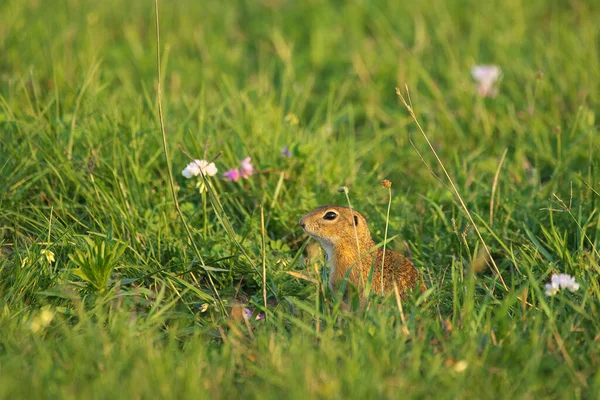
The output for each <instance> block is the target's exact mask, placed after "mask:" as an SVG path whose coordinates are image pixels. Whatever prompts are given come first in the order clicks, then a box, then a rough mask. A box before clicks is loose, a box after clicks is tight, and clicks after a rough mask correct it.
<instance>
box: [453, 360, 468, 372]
mask: <svg viewBox="0 0 600 400" xmlns="http://www.w3.org/2000/svg"><path fill="white" fill-rule="evenodd" d="M468 366H469V363H468V362H467V361H466V360H460V361H458V362H457V363H456V364H454V367H453V368H452V369H454V371H455V372H458V373H460V372H464V371H465V370H466V369H467V367H468Z"/></svg>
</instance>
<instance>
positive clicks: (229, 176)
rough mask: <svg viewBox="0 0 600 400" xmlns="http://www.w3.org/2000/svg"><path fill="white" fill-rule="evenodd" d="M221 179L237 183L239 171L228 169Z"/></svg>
mask: <svg viewBox="0 0 600 400" xmlns="http://www.w3.org/2000/svg"><path fill="white" fill-rule="evenodd" d="M223 178H225V180H226V181H230V182H237V181H239V180H240V171H239V170H237V169H230V170H229V171H227V172H225V173H224V174H223Z"/></svg>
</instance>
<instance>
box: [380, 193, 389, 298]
mask: <svg viewBox="0 0 600 400" xmlns="http://www.w3.org/2000/svg"><path fill="white" fill-rule="evenodd" d="M387 190H388V195H389V196H388V207H387V214H386V216H385V232H384V234H383V254H382V256H381V276H380V279H381V293H382V294H383V267H384V266H385V247H386V245H387V235H388V226H389V225H390V209H391V208H392V188H391V187H388V188H387Z"/></svg>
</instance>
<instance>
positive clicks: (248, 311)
mask: <svg viewBox="0 0 600 400" xmlns="http://www.w3.org/2000/svg"><path fill="white" fill-rule="evenodd" d="M244 315H245V316H246V319H250V318H251V317H252V316H253V315H254V311H252V310H251V309H249V308H245V307H244ZM264 317H265V313H260V314H258V315H257V316H256V317H255V318H254V320H256V321H258V320H259V319H263V318H264Z"/></svg>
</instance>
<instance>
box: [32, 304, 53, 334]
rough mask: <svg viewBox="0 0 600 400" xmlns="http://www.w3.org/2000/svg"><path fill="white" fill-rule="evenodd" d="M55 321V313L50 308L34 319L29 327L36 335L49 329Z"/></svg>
mask: <svg viewBox="0 0 600 400" xmlns="http://www.w3.org/2000/svg"><path fill="white" fill-rule="evenodd" d="M53 319H54V311H52V310H50V309H48V308H45V309H43V310H42V311H41V312H40V313H39V314H38V315H37V316H36V317H35V318H33V320H32V321H31V324H30V325H29V327H30V329H31V331H32V332H34V333H35V332H38V331H40V330H42V329H45V328H47V327H48V325H50V323H51V322H52V320H53Z"/></svg>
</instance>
